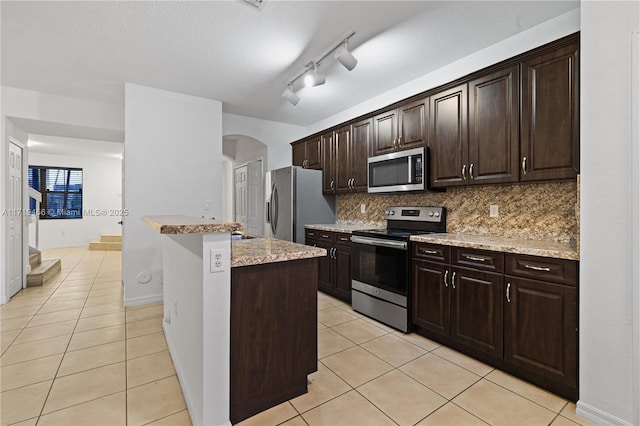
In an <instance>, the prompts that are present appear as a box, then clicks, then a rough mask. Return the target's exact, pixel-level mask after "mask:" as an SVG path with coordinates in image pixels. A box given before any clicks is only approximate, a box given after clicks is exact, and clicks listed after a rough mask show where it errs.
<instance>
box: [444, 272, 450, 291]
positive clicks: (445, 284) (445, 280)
mask: <svg viewBox="0 0 640 426" xmlns="http://www.w3.org/2000/svg"><path fill="white" fill-rule="evenodd" d="M448 276H449V270H448V269H447V270H446V271H444V286H445V287H449V284H447V277H448Z"/></svg>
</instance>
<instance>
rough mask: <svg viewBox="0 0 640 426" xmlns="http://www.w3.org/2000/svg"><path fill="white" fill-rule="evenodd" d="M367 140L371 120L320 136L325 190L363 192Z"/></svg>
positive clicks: (364, 188) (365, 179)
mask: <svg viewBox="0 0 640 426" xmlns="http://www.w3.org/2000/svg"><path fill="white" fill-rule="evenodd" d="M370 139H371V120H370V119H367V120H363V121H360V122H357V123H354V124H353V125H351V126H344V127H341V128H339V129H337V130H335V131H334V132H333V133H332V134H331V135H325V136H324V137H323V149H324V153H323V157H324V161H325V163H324V164H325V167H324V176H323V182H324V184H323V192H324V193H345V192H366V190H367V153H368V149H369V140H370Z"/></svg>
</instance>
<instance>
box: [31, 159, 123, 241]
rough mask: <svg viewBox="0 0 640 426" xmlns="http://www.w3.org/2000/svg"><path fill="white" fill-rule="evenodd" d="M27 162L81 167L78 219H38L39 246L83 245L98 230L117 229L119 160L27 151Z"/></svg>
mask: <svg viewBox="0 0 640 426" xmlns="http://www.w3.org/2000/svg"><path fill="white" fill-rule="evenodd" d="M29 164H30V165H35V166H52V167H56V166H58V167H79V168H82V208H83V210H84V215H83V217H82V219H65V220H54V219H50V220H41V221H40V225H39V226H40V232H39V234H40V241H39V244H40V248H41V249H46V248H52V247H78V246H87V245H89V241H91V240H97V239H99V238H100V234H101V233H110V232H121V230H122V228H121V226H120V225H119V224H118V222H119V221H120V220H122V218H121V217H120V216H118V215H117V214H118V212H119V211H120V210H121V209H122V160H120V159H118V158H113V157H96V156H74V155H56V154H45V153H39V152H30V153H29ZM104 212H106V215H103V213H104ZM92 213H93V215H92ZM31 229H33V227H32V228H31ZM32 240H33V238H32Z"/></svg>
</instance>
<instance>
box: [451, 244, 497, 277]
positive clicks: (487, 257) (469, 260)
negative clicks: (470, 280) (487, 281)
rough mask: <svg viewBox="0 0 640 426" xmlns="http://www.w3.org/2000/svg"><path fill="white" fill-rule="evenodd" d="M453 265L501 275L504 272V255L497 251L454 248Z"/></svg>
mask: <svg viewBox="0 0 640 426" xmlns="http://www.w3.org/2000/svg"><path fill="white" fill-rule="evenodd" d="M451 264H452V265H456V266H465V267H468V268H474V269H482V270H485V271H491V272H498V273H501V272H502V271H504V254H503V253H499V252H496V251H487V250H478V249H469V248H464V247H454V249H453V259H452V260H451Z"/></svg>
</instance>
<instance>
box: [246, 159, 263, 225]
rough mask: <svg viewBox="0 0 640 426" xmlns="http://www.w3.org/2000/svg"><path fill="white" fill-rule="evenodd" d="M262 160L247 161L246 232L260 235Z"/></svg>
mask: <svg viewBox="0 0 640 426" xmlns="http://www.w3.org/2000/svg"><path fill="white" fill-rule="evenodd" d="M262 197H263V191H262V160H257V161H252V162H250V163H247V228H246V229H247V232H248V233H250V234H254V235H262V234H263V232H262V206H263V200H262Z"/></svg>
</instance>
